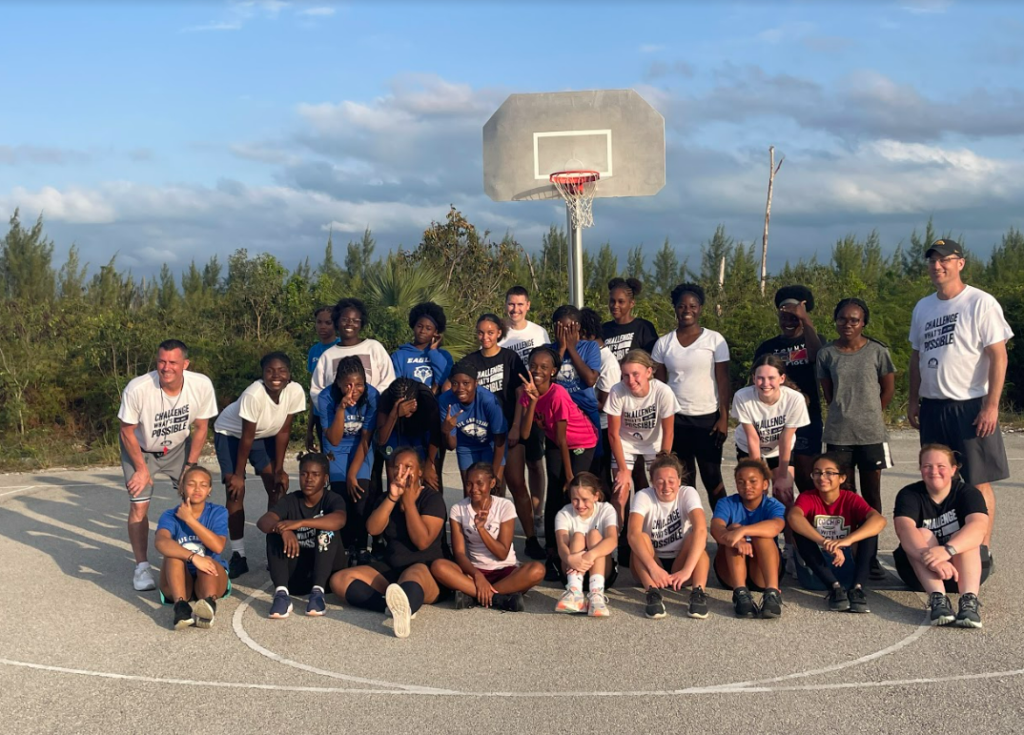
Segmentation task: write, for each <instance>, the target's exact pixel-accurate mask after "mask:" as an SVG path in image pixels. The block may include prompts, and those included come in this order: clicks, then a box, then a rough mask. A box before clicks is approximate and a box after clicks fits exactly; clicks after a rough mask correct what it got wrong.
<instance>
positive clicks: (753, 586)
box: [711, 539, 786, 592]
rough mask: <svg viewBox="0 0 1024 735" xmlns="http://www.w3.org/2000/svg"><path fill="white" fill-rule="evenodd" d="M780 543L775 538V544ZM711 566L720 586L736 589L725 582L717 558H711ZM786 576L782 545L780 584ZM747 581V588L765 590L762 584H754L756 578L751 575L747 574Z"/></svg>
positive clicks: (716, 554)
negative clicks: (716, 562) (719, 571)
mask: <svg viewBox="0 0 1024 735" xmlns="http://www.w3.org/2000/svg"><path fill="white" fill-rule="evenodd" d="M778 543H779V541H778V539H776V540H775V544H776V545H778ZM720 550H721V547H719V551H720ZM715 556H716V557H717V556H718V551H716V552H715ZM751 561H753V559H752V558H750V557H748V558H747V563H748V564H749V563H750V562H751ZM711 568H712V569H713V570H714V572H715V579H717V580H718V584H719V586H721V588H722V589H724V590H733V589H735V587H730V586H729V585H727V584H726V583H725V580H723V579H722V577H721V576H720V575H719V574H718V567H717V566H715V560H714V559H712V560H711ZM785 577H786V557H785V556H783V554H782V548H781V547H780V548H779V584H780V585H781V584H782V583H783V582H784V581H785ZM745 582H746V585H745V586H746V587H747V589H749V590H751V591H753V592H764V587H760V586H758V585H756V584H754V580H752V579H751V578H750V577H749V575H748V576H747V579H746V580H745Z"/></svg>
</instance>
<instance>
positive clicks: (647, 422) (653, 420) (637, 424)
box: [622, 406, 658, 438]
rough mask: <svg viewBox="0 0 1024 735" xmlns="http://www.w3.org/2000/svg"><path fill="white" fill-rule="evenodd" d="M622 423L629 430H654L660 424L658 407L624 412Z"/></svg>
mask: <svg viewBox="0 0 1024 735" xmlns="http://www.w3.org/2000/svg"><path fill="white" fill-rule="evenodd" d="M622 423H624V424H625V425H626V428H627V429H653V428H654V427H655V426H657V424H658V407H657V406H648V407H647V408H641V409H638V410H636V411H623V412H622ZM637 438H639V436H637Z"/></svg>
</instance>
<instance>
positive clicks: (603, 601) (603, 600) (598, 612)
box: [587, 592, 609, 618]
mask: <svg viewBox="0 0 1024 735" xmlns="http://www.w3.org/2000/svg"><path fill="white" fill-rule="evenodd" d="M587 602H588V604H589V606H590V610H588V611H587V615H588V616H590V617H592V618H606V617H608V614H609V612H608V598H607V597H605V596H604V592H591V593H590V594H589V595H588V597H587Z"/></svg>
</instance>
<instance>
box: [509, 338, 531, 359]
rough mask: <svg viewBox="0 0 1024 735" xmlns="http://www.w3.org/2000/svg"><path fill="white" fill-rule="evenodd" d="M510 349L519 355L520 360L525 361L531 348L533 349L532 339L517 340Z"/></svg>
mask: <svg viewBox="0 0 1024 735" xmlns="http://www.w3.org/2000/svg"><path fill="white" fill-rule="evenodd" d="M512 350H513V351H514V352H515V353H516V354H517V355H519V359H520V360H522V361H523V362H526V360H527V359H528V358H529V357H530V352H531V350H533V340H532V339H524V340H521V341H519V342H516V343H515V345H513V346H512Z"/></svg>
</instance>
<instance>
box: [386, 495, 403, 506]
mask: <svg viewBox="0 0 1024 735" xmlns="http://www.w3.org/2000/svg"><path fill="white" fill-rule="evenodd" d="M388 500H390V501H391V502H392V503H394V504H395V505H398V501H399V500H400V498H393V497H391V493H388Z"/></svg>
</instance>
